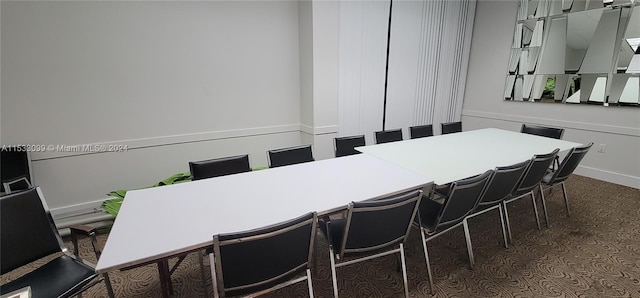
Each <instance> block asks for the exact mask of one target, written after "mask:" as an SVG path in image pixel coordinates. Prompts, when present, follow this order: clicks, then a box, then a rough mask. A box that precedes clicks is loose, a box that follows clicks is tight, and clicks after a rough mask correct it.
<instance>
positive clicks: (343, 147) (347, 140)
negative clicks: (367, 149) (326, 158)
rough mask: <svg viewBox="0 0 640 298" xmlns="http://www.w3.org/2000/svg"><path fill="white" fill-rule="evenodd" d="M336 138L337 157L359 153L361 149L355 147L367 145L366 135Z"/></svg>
mask: <svg viewBox="0 0 640 298" xmlns="http://www.w3.org/2000/svg"><path fill="white" fill-rule="evenodd" d="M334 140H335V141H334V149H335V153H336V157H341V156H348V155H354V154H359V153H360V151H358V150H356V149H354V148H355V147H362V146H364V145H365V140H364V135H358V136H348V137H339V138H335V139H334Z"/></svg>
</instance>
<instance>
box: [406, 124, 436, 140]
mask: <svg viewBox="0 0 640 298" xmlns="http://www.w3.org/2000/svg"><path fill="white" fill-rule="evenodd" d="M409 134H410V136H411V138H412V139H417V138H424V137H430V136H433V125H431V124H429V125H419V126H411V127H409Z"/></svg>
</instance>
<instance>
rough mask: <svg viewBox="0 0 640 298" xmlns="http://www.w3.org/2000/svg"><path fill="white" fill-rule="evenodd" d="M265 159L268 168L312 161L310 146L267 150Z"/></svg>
mask: <svg viewBox="0 0 640 298" xmlns="http://www.w3.org/2000/svg"><path fill="white" fill-rule="evenodd" d="M267 157H268V158H269V167H270V168H275V167H282V166H288V165H293V164H298V163H303V162H310V161H314V158H313V151H312V150H311V145H303V146H297V147H289V148H283V149H275V150H269V151H268V152H267Z"/></svg>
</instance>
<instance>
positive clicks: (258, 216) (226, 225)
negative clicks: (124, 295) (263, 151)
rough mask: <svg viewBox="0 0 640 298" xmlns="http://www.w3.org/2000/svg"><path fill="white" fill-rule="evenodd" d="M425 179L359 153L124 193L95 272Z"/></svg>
mask: <svg viewBox="0 0 640 298" xmlns="http://www.w3.org/2000/svg"><path fill="white" fill-rule="evenodd" d="M432 182H433V181H432V180H431V179H429V178H428V177H426V176H424V175H422V174H418V173H414V172H412V171H410V170H406V169H404V168H402V167H399V166H397V165H394V164H392V163H389V162H386V161H383V160H381V159H379V158H375V157H372V156H369V155H366V154H358V155H352V156H346V157H340V158H332V159H326V160H319V161H315V162H308V163H302V164H296V165H290V166H284V167H278V168H273V169H266V170H260V171H252V172H247V173H241V174H234V175H228V176H221V177H216V178H210V179H204V180H198V181H192V182H186V183H181V184H175V185H168V186H162V187H156V188H148V189H141V190H133V191H129V192H127V195H126V197H125V200H124V202H123V205H122V207H121V209H120V212H119V213H118V217H117V218H116V220H115V222H114V225H113V227H112V229H111V232H110V233H109V238H108V239H107V242H106V244H105V247H104V249H103V253H102V255H101V257H100V259H99V260H98V264H97V266H96V271H97V272H98V273H103V272H108V271H111V270H115V269H122V268H126V267H132V266H135V265H140V264H145V263H149V262H152V261H154V260H160V259H163V258H167V257H171V256H175V255H178V254H180V253H183V252H188V251H192V250H196V249H201V248H204V247H206V246H208V245H211V244H212V239H213V235H214V234H220V233H231V232H240V231H245V230H251V229H256V228H260V227H264V226H269V225H272V224H275V223H279V222H283V221H286V220H289V219H292V218H295V217H298V216H300V215H303V214H305V213H307V212H311V211H316V212H318V213H320V214H322V213H331V212H335V211H339V210H341V209H344V208H345V207H346V205H347V204H348V203H349V202H352V201H363V200H370V199H376V198H381V197H385V196H388V195H392V194H396V193H401V192H405V191H409V190H413V189H419V188H423V187H425V186H428V185H430V184H431V183H432Z"/></svg>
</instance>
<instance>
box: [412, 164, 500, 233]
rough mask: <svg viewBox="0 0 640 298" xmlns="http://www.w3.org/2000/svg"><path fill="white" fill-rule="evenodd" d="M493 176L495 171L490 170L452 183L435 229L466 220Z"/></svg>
mask: <svg viewBox="0 0 640 298" xmlns="http://www.w3.org/2000/svg"><path fill="white" fill-rule="evenodd" d="M492 174H493V170H488V171H486V172H484V173H482V174H480V175H477V176H474V177H471V178H466V179H462V180H458V181H455V182H453V183H451V186H450V190H449V195H448V196H447V198H446V199H445V201H444V206H443V207H442V211H441V212H440V214H439V215H438V218H437V219H436V222H435V225H434V227H435V229H436V230H437V229H438V228H439V227H443V226H451V225H455V224H457V223H459V222H461V221H462V220H464V218H465V217H466V216H467V215H469V214H470V213H471V211H473V209H475V208H476V205H477V204H478V202H479V201H480V199H481V198H482V194H483V193H484V190H485V188H486V185H487V182H488V181H489V178H491V175H492ZM425 200H426V199H425ZM423 205H425V204H423ZM425 206H426V205H425ZM420 212H427V210H424V211H423V210H420Z"/></svg>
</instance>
